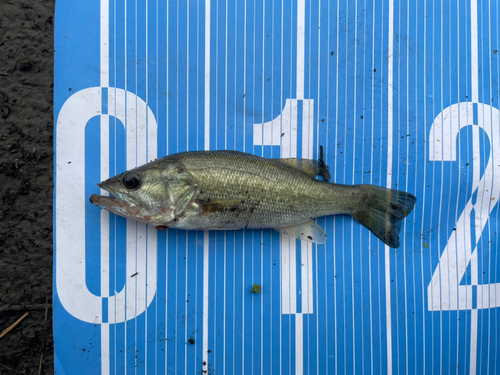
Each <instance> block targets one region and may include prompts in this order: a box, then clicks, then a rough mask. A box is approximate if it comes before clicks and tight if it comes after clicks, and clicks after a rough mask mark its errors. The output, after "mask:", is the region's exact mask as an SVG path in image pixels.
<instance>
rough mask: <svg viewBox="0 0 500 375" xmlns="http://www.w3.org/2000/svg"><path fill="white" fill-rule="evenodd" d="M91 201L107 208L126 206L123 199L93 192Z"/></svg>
mask: <svg viewBox="0 0 500 375" xmlns="http://www.w3.org/2000/svg"><path fill="white" fill-rule="evenodd" d="M90 203H92V204H95V205H96V206H98V207H102V208H106V209H109V208H113V207H116V208H126V204H124V202H123V201H122V200H120V199H118V198H115V197H111V196H109V197H108V196H106V195H98V194H92V195H91V196H90Z"/></svg>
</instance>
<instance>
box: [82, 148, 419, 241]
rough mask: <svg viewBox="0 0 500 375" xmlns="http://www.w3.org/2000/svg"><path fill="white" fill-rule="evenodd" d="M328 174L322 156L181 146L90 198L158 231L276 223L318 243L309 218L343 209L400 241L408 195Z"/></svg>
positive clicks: (318, 231) (318, 232) (410, 202)
mask: <svg viewBox="0 0 500 375" xmlns="http://www.w3.org/2000/svg"><path fill="white" fill-rule="evenodd" d="M317 175H322V176H323V177H324V180H325V181H320V180H318V179H316V178H315V176H317ZM328 179H329V173H328V167H327V166H326V165H325V164H324V163H323V161H322V157H320V160H319V161H313V160H305V159H264V158H261V157H258V156H254V155H250V154H245V153H242V152H237V151H199V152H184V153H179V154H174V155H169V156H166V157H164V158H162V159H158V160H156V161H153V162H150V163H148V164H145V165H143V166H140V167H138V168H135V169H132V170H130V171H127V172H124V173H122V174H119V175H117V176H115V177H112V178H110V179H108V180H106V181H104V182H102V183H100V184H98V185H99V186H100V187H101V188H102V189H104V190H106V191H108V192H109V193H111V194H112V195H113V196H109V197H108V196H101V195H96V194H94V195H92V196H91V197H90V202H92V203H93V204H95V205H97V206H99V207H102V208H105V209H107V210H108V211H110V212H113V213H115V214H117V215H120V216H124V217H127V218H132V219H136V220H139V221H142V222H145V223H148V224H151V225H154V226H156V228H157V229H159V230H165V229H167V228H180V229H240V228H274V229H275V230H277V231H279V232H281V233H284V234H286V235H289V236H292V237H296V238H298V239H301V240H304V241H309V242H314V243H318V244H322V243H325V242H326V234H325V232H324V231H323V229H322V228H321V227H320V226H319V225H318V224H317V223H316V222H314V221H313V219H314V218H316V217H319V216H325V215H336V214H345V215H350V216H352V217H354V218H355V219H356V220H357V221H359V222H360V223H361V224H363V225H364V226H365V227H367V228H368V229H369V230H370V231H372V233H373V234H375V236H377V237H378V238H380V239H381V240H382V241H383V242H384V243H386V244H387V245H389V246H391V247H394V248H396V247H398V246H399V232H400V228H401V220H402V219H403V218H405V217H406V216H407V215H408V214H409V213H410V212H411V210H412V209H413V206H414V205H415V202H416V198H415V197H414V196H413V195H411V194H409V193H405V192H402V191H398V190H390V189H386V188H383V187H378V186H373V185H340V184H334V183H329V182H328Z"/></svg>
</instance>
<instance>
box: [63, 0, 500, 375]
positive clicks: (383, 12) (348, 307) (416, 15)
mask: <svg viewBox="0 0 500 375" xmlns="http://www.w3.org/2000/svg"><path fill="white" fill-rule="evenodd" d="M499 16H500V8H499V6H498V4H497V3H496V2H494V1H491V2H489V1H483V0H481V1H479V0H468V1H446V0H444V1H441V2H438V3H436V2H432V1H430V0H418V1H411V2H401V1H396V0H383V1H368V0H358V1H356V0H348V1H338V0H337V1H335V0H317V1H314V2H313V1H306V0H292V1H281V2H280V1H271V0H258V1H257V0H255V1H252V0H235V1H227V0H226V1H222V0H206V1H194V0H182V1H180V0H134V1H132V0H124V1H115V0H101V1H98V0H90V1H85V2H74V1H68V0H60V1H58V2H57V5H56V29H55V30H56V33H55V50H56V51H55V94H54V117H55V140H56V141H55V165H54V171H55V181H56V182H55V198H54V199H55V215H54V339H55V371H56V372H57V373H58V374H106V375H107V374H205V373H206V374H298V375H300V374H354V373H355V374H469V373H470V374H500V361H499V360H498V358H499V356H498V353H499V350H500V346H499V336H500V335H499V333H500V313H499V307H500V260H499V257H500V255H499V254H498V249H499V243H498V240H499V234H498V233H499V220H498V219H499V210H498V207H497V202H498V201H499V200H500V113H499V110H498V108H499V104H500V103H499V101H500V92H499V79H500V54H499V53H498V50H500V27H499V23H498V22H499ZM319 146H323V148H324V150H325V161H326V162H327V164H328V165H329V167H330V171H331V174H332V180H333V181H335V182H337V183H345V184H361V183H363V184H375V185H380V186H388V187H392V188H397V189H400V190H405V191H408V192H410V193H412V194H414V195H415V196H416V197H417V199H418V201H417V205H416V206H415V209H414V211H413V212H412V213H411V214H410V216H409V217H408V218H407V219H406V220H405V221H404V224H403V226H402V230H401V235H400V237H401V246H400V247H399V248H398V249H391V248H388V247H386V246H385V245H384V244H383V243H382V242H381V241H379V240H378V239H377V238H376V237H374V236H373V235H372V234H371V233H370V232H369V231H368V230H367V229H365V228H364V227H362V226H361V225H360V224H358V223H357V222H356V221H353V220H352V219H351V218H350V217H343V216H338V217H331V216H329V217H322V218H319V219H317V222H318V224H319V225H320V226H321V227H323V228H324V229H325V232H326V233H327V235H328V241H327V242H326V244H324V245H315V244H308V243H305V242H301V241H298V240H295V239H290V238H289V237H286V236H284V235H281V234H279V233H278V232H276V231H273V230H240V231H182V230H171V229H168V230H167V231H164V232H158V231H156V230H155V229H154V228H152V227H148V226H146V225H144V224H142V223H138V222H136V221H134V220H127V219H124V218H120V217H116V216H114V215H113V214H110V213H108V212H107V211H104V210H101V209H99V208H98V207H96V206H93V205H91V204H90V202H89V197H90V195H91V194H93V193H97V194H104V192H102V191H100V189H99V187H98V186H97V185H96V184H97V183H98V182H100V181H102V180H104V179H106V178H108V177H110V176H113V175H115V174H118V173H121V172H123V171H125V170H127V169H130V168H134V167H136V166H138V165H142V164H144V163H147V162H149V161H151V160H154V159H156V158H160V157H163V156H165V155H170V154H173V153H177V152H181V151H194V150H221V149H228V150H239V151H244V152H247V153H252V154H256V155H260V156H264V157H272V158H278V157H283V158H290V157H298V158H310V159H316V158H317V157H318V155H319ZM495 171H497V172H495ZM254 284H259V285H260V286H261V291H260V293H251V292H250V290H251V289H252V286H253V285H254Z"/></svg>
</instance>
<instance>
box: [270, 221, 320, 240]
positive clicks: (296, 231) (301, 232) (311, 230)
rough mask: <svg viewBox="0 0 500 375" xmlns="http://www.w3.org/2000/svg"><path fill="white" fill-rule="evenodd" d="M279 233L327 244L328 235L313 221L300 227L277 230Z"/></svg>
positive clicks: (294, 226)
mask: <svg viewBox="0 0 500 375" xmlns="http://www.w3.org/2000/svg"><path fill="white" fill-rule="evenodd" d="M275 229H276V230H277V231H278V232H280V233H283V234H286V235H287V236H290V237H295V238H298V239H299V240H302V241H307V242H313V243H317V244H320V245H321V244H324V243H325V242H326V234H325V231H324V230H323V228H321V227H320V226H319V225H318V224H316V222H314V221H313V220H309V221H306V222H305V223H302V224H298V225H291V226H287V227H281V228H275Z"/></svg>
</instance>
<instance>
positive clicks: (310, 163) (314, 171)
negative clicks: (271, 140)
mask: <svg viewBox="0 0 500 375" xmlns="http://www.w3.org/2000/svg"><path fill="white" fill-rule="evenodd" d="M274 160H277V161H280V162H281V163H283V164H286V165H289V166H290V167H293V168H296V169H299V170H301V171H302V172H305V173H307V174H308V175H310V176H311V177H315V176H318V175H319V176H322V177H323V180H324V181H330V172H329V168H328V166H327V165H326V164H325V163H324V162H323V160H322V159H320V160H319V161H318V160H309V159H274Z"/></svg>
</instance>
